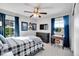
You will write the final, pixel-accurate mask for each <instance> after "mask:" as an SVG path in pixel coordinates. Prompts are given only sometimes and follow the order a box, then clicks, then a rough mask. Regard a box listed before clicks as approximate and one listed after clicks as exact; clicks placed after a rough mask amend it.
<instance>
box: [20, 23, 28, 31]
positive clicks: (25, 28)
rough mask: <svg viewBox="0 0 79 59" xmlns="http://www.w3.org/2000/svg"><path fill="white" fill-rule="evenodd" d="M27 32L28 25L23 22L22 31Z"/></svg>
mask: <svg viewBox="0 0 79 59" xmlns="http://www.w3.org/2000/svg"><path fill="white" fill-rule="evenodd" d="M27 30H28V23H27V22H21V31H27Z"/></svg>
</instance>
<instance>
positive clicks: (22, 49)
mask: <svg viewBox="0 0 79 59" xmlns="http://www.w3.org/2000/svg"><path fill="white" fill-rule="evenodd" d="M6 42H7V43H6V44H4V45H3V48H2V49H0V55H3V54H5V53H7V52H9V51H12V53H13V55H14V56H32V55H35V54H36V53H38V52H39V51H41V50H43V42H42V40H41V39H40V38H39V37H36V36H27V37H8V38H6Z"/></svg>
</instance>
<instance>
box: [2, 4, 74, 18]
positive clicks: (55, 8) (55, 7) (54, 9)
mask: <svg viewBox="0 0 79 59" xmlns="http://www.w3.org/2000/svg"><path fill="white" fill-rule="evenodd" d="M37 6H39V7H40V11H44V12H47V13H48V14H47V15H43V16H42V17H47V16H52V15H54V14H58V13H71V11H72V7H73V4H72V3H39V4H37V3H0V9H4V10H7V11H10V12H14V13H17V14H21V15H24V16H27V17H29V16H30V15H31V13H24V11H25V10H26V11H33V10H34V7H37Z"/></svg>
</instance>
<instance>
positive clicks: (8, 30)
mask: <svg viewBox="0 0 79 59" xmlns="http://www.w3.org/2000/svg"><path fill="white" fill-rule="evenodd" d="M5 36H6V37H11V36H15V20H14V17H12V16H8V15H6V19H5Z"/></svg>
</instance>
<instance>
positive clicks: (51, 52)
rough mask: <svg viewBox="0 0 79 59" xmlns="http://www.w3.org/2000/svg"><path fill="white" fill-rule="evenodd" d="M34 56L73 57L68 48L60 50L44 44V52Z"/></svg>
mask: <svg viewBox="0 0 79 59" xmlns="http://www.w3.org/2000/svg"><path fill="white" fill-rule="evenodd" d="M35 56H73V53H72V52H71V51H70V49H68V48H64V49H62V48H61V47H58V46H55V45H52V46H51V45H50V44H44V50H42V51H40V52H39V53H37V54H36V55H35Z"/></svg>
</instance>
